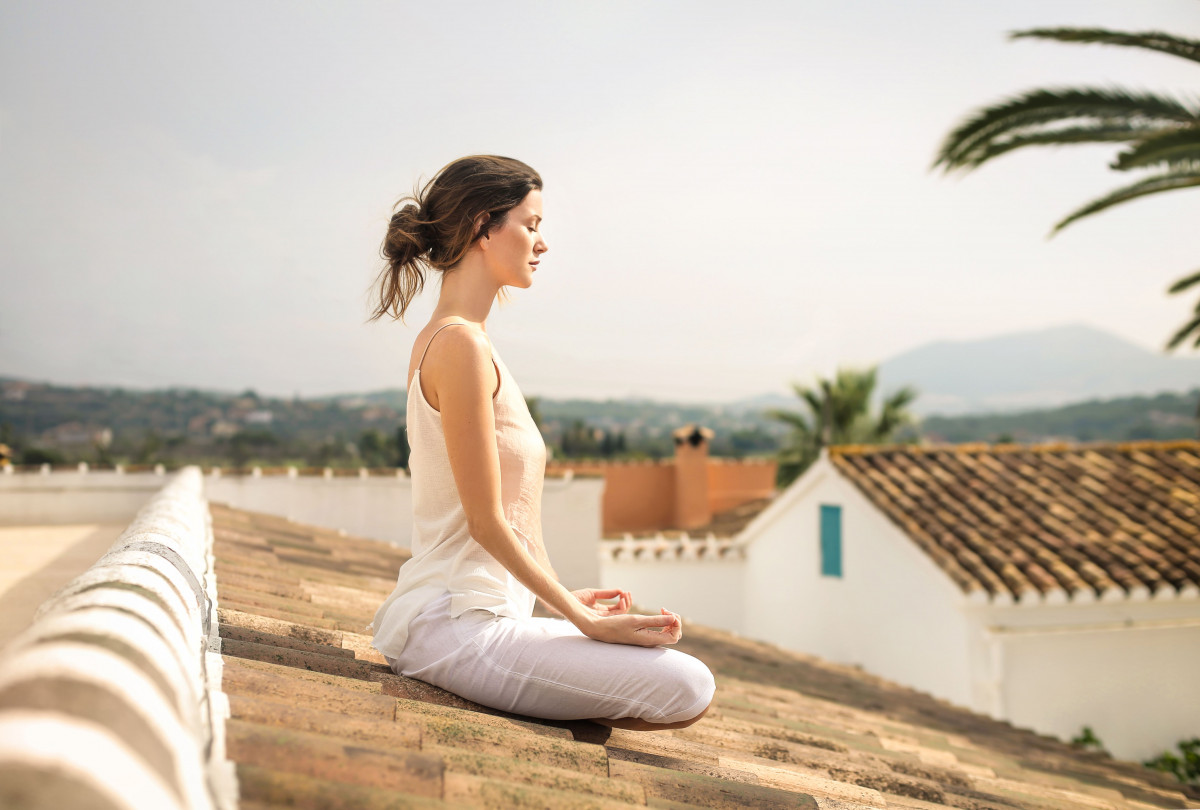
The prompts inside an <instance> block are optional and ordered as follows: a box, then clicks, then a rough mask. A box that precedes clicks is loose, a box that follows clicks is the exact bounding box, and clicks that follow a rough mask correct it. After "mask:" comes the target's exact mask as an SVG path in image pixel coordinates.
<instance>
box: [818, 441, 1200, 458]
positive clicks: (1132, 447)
mask: <svg viewBox="0 0 1200 810" xmlns="http://www.w3.org/2000/svg"><path fill="white" fill-rule="evenodd" d="M827 449H828V450H829V454H830V455H831V456H861V455H871V454H876V453H898V452H903V453H912V454H922V455H923V454H928V453H947V452H950V453H983V452H991V453H1017V452H1027V453H1030V452H1031V453H1058V452H1068V451H1073V450H1074V451H1078V450H1116V451H1118V452H1131V451H1137V450H1180V449H1189V450H1200V439H1134V440H1127V441H1118V440H1111V439H1107V440H1100V441H1079V442H1068V441H1048V442H1040V443H1037V444H1020V443H1018V442H994V443H993V442H982V441H974V442H939V443H931V444H902V443H898V442H894V443H889V444H833V445H829V446H828V448H827Z"/></svg>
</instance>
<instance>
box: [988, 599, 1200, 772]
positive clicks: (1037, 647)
mask: <svg viewBox="0 0 1200 810" xmlns="http://www.w3.org/2000/svg"><path fill="white" fill-rule="evenodd" d="M974 612H975V614H976V615H975V617H974V624H975V626H976V628H977V629H976V632H977V633H978V638H979V639H980V643H979V644H977V645H973V647H974V648H975V649H976V650H977V651H978V650H982V649H985V648H986V649H987V652H986V654H985V655H983V656H981V657H977V658H976V659H975V660H974V661H973V666H974V667H975V668H976V669H977V670H978V671H981V672H983V671H988V672H989V673H990V675H989V677H990V678H991V679H992V680H993V681H994V682H995V683H996V690H995V699H994V702H993V703H992V704H991V705H990V706H981V707H980V708H981V709H982V710H985V711H988V712H989V713H991V714H993V716H997V717H1001V718H1003V719H1006V720H1009V721H1010V722H1012V723H1014V724H1015V725H1018V726H1024V727H1028V728H1032V729H1034V730H1036V731H1039V732H1041V733H1044V734H1054V735H1056V736H1058V737H1061V738H1062V739H1064V740H1070V739H1071V738H1072V737H1074V736H1075V735H1077V734H1078V733H1079V732H1080V731H1081V730H1082V728H1083V727H1084V726H1085V725H1087V726H1091V727H1092V729H1093V730H1094V731H1095V733H1096V735H1097V736H1098V737H1099V738H1100V739H1101V741H1102V742H1103V743H1104V745H1105V747H1106V748H1107V749H1108V750H1109V751H1110V752H1112V753H1113V755H1114V756H1117V757H1121V758H1125V759H1134V760H1137V761H1141V760H1143V759H1147V758H1149V757H1152V756H1155V755H1157V754H1160V753H1162V751H1164V750H1166V749H1172V750H1174V749H1175V744H1176V743H1177V742H1179V741H1180V740H1183V739H1190V738H1192V737H1195V736H1196V735H1197V734H1200V689H1197V687H1196V683H1197V673H1200V599H1196V598H1187V599H1169V600H1157V599H1154V600H1151V599H1146V600H1122V601H1119V602H1111V603H1102V602H1096V603H1091V604H1071V603H1067V604H1064V605H1040V606H1032V607H1023V606H1019V605H1015V606H1011V607H1006V608H992V607H981V608H979V609H977V610H975V611H974ZM1176 753H1178V752H1177V751H1176Z"/></svg>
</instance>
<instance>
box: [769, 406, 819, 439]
mask: <svg viewBox="0 0 1200 810" xmlns="http://www.w3.org/2000/svg"><path fill="white" fill-rule="evenodd" d="M763 415H764V416H766V417H767V418H768V419H777V420H779V421H780V422H783V423H785V424H787V425H788V426H790V427H791V428H792V430H795V431H798V432H800V433H809V432H811V431H812V428H811V427H810V426H809V424H808V420H806V419H805V418H804V416H803V415H802V414H798V413H796V412H795V411H784V410H780V409H779V408H771V409H769V410H767V411H764V412H763Z"/></svg>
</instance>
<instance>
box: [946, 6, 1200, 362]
mask: <svg viewBox="0 0 1200 810" xmlns="http://www.w3.org/2000/svg"><path fill="white" fill-rule="evenodd" d="M1009 37H1010V39H1021V38H1034V39H1049V40H1056V41H1058V42H1073V43H1079V44H1087V43H1100V44H1104V45H1119V46H1123V47H1131V48H1143V49H1146V50H1151V51H1157V52H1159V53H1165V54H1169V55H1171V56H1177V57H1179V58H1181V59H1187V60H1189V61H1192V62H1200V42H1198V41H1195V40H1189V39H1183V38H1182V37H1176V36H1172V35H1170V34H1164V33H1161V32H1159V31H1145V32H1141V33H1126V32H1122V31H1108V30H1104V29H1100V28H1034V29H1030V30H1028V31H1014V32H1012V33H1011V34H1010V35H1009ZM1078 143H1119V144H1125V146H1126V148H1125V149H1124V150H1123V151H1121V152H1119V153H1117V156H1116V159H1115V160H1114V161H1113V162H1112V163H1110V164H1109V168H1111V169H1115V170H1117V171H1120V172H1128V171H1140V172H1144V173H1143V174H1142V176H1141V177H1140V178H1139V179H1137V180H1135V181H1134V182H1132V183H1129V184H1127V185H1124V186H1121V187H1119V188H1117V189H1115V190H1113V191H1111V192H1109V193H1108V194H1106V195H1104V196H1103V197H1100V198H1098V199H1095V200H1092V201H1091V202H1089V203H1087V204H1085V205H1083V206H1082V207H1080V208H1078V209H1076V210H1075V211H1073V212H1071V213H1070V214H1068V215H1067V216H1066V217H1064V218H1063V219H1061V220H1059V222H1058V223H1057V224H1055V226H1054V228H1053V230H1051V232H1050V235H1051V236H1053V235H1054V234H1056V233H1058V232H1059V231H1061V230H1062V229H1063V228H1065V227H1066V226H1067V225H1069V224H1071V223H1072V222H1075V221H1076V220H1079V219H1082V218H1084V217H1087V216H1091V215H1092V214H1096V213H1099V212H1100V211H1104V210H1106V209H1108V208H1111V207H1113V206H1114V205H1119V204H1121V203H1123V202H1128V201H1130V200H1135V199H1137V198H1139V197H1145V196H1147V195H1149V194H1159V193H1161V192H1164V191H1172V190H1174V189H1181V188H1192V187H1195V186H1200V104H1198V103H1197V102H1196V101H1194V100H1193V101H1184V100H1181V99H1177V98H1173V97H1171V96H1169V95H1166V94H1162V93H1145V92H1135V91H1131V90H1126V89H1123V88H1119V87H1114V88H1109V89H1098V88H1088V87H1084V88H1062V89H1055V90H1050V89H1037V90H1030V91H1027V92H1025V93H1023V94H1021V95H1019V96H1016V97H1013V98H1010V99H1007V100H1004V101H1001V102H999V103H997V104H993V105H991V106H988V107H982V108H980V109H978V110H976V111H974V112H973V113H971V114H969V115H968V116H967V117H966V118H964V119H963V120H962V121H961V122H960V123H959V124H958V126H957V127H955V129H954V130H953V131H951V132H950V134H948V135H947V136H946V138H945V140H943V142H942V145H941V147H940V149H939V150H938V154H937V159H936V160H935V161H934V163H933V167H932V168H937V167H938V166H941V167H942V169H943V170H944V171H945V172H947V173H949V172H951V171H954V170H960V171H964V172H966V171H970V170H971V169H974V168H976V167H978V166H980V165H982V164H984V163H986V162H987V161H989V160H991V159H992V158H995V157H998V156H1000V155H1003V154H1005V153H1007V152H1011V151H1013V150H1014V149H1020V148H1022V147H1026V146H1051V145H1063V144H1078ZM1198 284H1200V271H1197V272H1195V273H1192V274H1191V275H1189V276H1186V277H1185V278H1182V279H1180V280H1179V281H1177V282H1175V284H1173V285H1172V286H1171V287H1170V288H1169V289H1168V290H1167V292H1169V293H1177V292H1182V291H1183V290H1185V289H1188V288H1189V287H1192V286H1196V285H1198ZM1190 317H1191V319H1190V320H1189V321H1188V322H1187V323H1186V324H1184V325H1183V326H1182V327H1181V328H1180V329H1179V330H1178V331H1177V332H1176V333H1175V334H1174V335H1173V336H1172V337H1171V338H1170V340H1169V341H1168V342H1167V345H1166V346H1165V349H1166V350H1167V351H1170V350H1171V349H1174V348H1175V347H1176V346H1178V345H1179V344H1180V343H1181V342H1183V341H1184V340H1185V339H1186V338H1188V337H1189V336H1193V335H1194V337H1195V339H1196V340H1195V343H1193V344H1192V346H1193V348H1196V347H1200V302H1198V303H1197V304H1196V309H1195V311H1194V312H1193V313H1192V315H1191V316H1190Z"/></svg>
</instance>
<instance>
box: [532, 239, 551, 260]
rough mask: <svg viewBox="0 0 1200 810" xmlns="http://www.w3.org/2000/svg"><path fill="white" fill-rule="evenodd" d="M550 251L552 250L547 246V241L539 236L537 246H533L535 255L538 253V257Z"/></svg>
mask: <svg viewBox="0 0 1200 810" xmlns="http://www.w3.org/2000/svg"><path fill="white" fill-rule="evenodd" d="M549 249H550V248H549V246H548V245H547V244H546V240H545V239H542V238H541V236H540V235H539V236H538V241H537V244H536V245H534V246H533V251H534V253H536V254H538V255H539V256H540V255H541V254H543V253H545V252H546V251H547V250H549Z"/></svg>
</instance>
